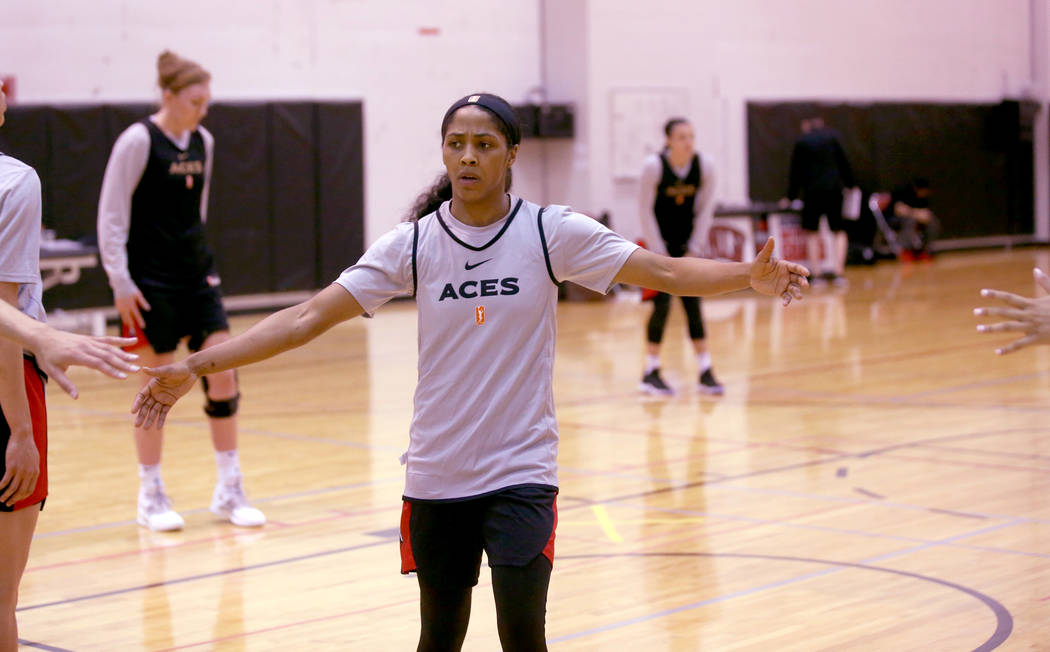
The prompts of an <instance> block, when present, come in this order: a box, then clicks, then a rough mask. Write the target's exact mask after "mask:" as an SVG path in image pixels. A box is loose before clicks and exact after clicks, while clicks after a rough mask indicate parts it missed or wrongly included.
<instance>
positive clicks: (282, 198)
mask: <svg viewBox="0 0 1050 652" xmlns="http://www.w3.org/2000/svg"><path fill="white" fill-rule="evenodd" d="M314 113H315V111H314V106H313V105H312V104H309V103H306V102H301V103H294V104H293V103H287V104H274V105H273V106H272V107H271V116H270V119H271V121H272V123H273V124H272V133H273V138H271V139H270V159H269V160H270V176H271V178H274V179H277V180H278V184H276V185H274V184H271V186H270V188H269V195H270V207H271V211H272V213H271V219H272V220H273V221H272V226H271V228H272V233H273V238H272V239H271V240H270V249H269V252H268V255H269V258H270V285H271V286H272V287H273V289H274V290H278V291H286V290H303V289H308V288H315V287H318V285H319V284H320V285H324V284H325V282H327V281H331V280H332V279H323V278H321V277H320V271H319V268H318V256H317V244H318V238H317V219H316V216H317V178H318V176H317V148H315V147H314V132H315V129H314V123H315V118H314ZM277 189H279V190H280V191H279V192H277ZM358 196H359V197H360V193H358Z"/></svg>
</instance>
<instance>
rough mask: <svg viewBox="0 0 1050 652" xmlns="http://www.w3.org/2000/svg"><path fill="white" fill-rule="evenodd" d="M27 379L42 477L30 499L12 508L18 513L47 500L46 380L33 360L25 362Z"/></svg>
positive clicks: (34, 436)
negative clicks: (38, 371)
mask: <svg viewBox="0 0 1050 652" xmlns="http://www.w3.org/2000/svg"><path fill="white" fill-rule="evenodd" d="M23 368H24V372H25V373H24V375H25V379H26V399H28V403H29V417H30V419H31V420H32V422H33V442H34V443H35V444H36V450H37V453H39V454H40V475H39V476H37V479H36V487H35V488H34V489H33V493H31V494H29V497H28V498H23V499H22V500H20V501H18V502H17V503H15V504H14V506H13V507H12V509H13V510H15V511H18V510H20V509H23V508H25V507H29V506H30V505H38V504H40V501H42V500H44V499H45V498H47V406H46V405H45V404H44V380H43V379H42V378H41V377H40V374H39V373H37V370H36V365H35V364H33V362H32V361H31V360H24V365H23Z"/></svg>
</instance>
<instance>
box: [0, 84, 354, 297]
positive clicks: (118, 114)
mask: <svg viewBox="0 0 1050 652" xmlns="http://www.w3.org/2000/svg"><path fill="white" fill-rule="evenodd" d="M154 110H155V107H151V106H149V105H146V104H122V105H97V106H68V105H66V106H14V107H11V108H10V109H9V110H8V112H7V122H6V124H5V125H4V126H3V128H0V151H3V152H4V153H7V154H10V155H11V156H15V157H17V158H19V159H21V160H23V161H25V162H26V163H28V164H29V165H32V166H33V167H34V168H36V170H37V173H38V174H39V175H40V179H41V182H42V186H43V196H44V197H43V199H44V215H43V217H44V225H45V227H47V228H53V229H55V230H56V231H57V232H58V236H59V237H60V238H70V239H74V240H83V241H85V242H91V243H94V242H95V241H96V233H95V223H96V219H97V208H98V195H99V190H100V188H101V186H102V176H103V173H104V171H105V166H106V162H107V161H108V159H109V153H110V150H111V149H112V146H113V142H114V141H115V140H116V139H117V136H119V135H120V133H121V132H122V131H123V130H124V129H126V128H127V127H128V126H129V125H130V124H131V123H133V122H135V121H137V120H140V119H142V118H143V117H145V116H147V115H149V113H151V112H152V111H154ZM204 124H205V126H206V127H207V128H208V129H209V130H210V131H211V132H212V133H213V134H214V135H215V141H216V146H215V161H214V171H213V176H212V182H211V195H210V201H209V202H208V225H207V231H208V239H209V241H210V242H211V245H212V247H213V248H214V249H215V252H216V259H217V263H218V267H219V272H220V274H221V275H222V279H223V291H224V292H225V293H226V294H227V295H236V294H256V293H266V292H275V291H286V290H311V289H315V288H319V287H324V286H326V285H328V284H329V283H331V282H332V281H333V280H334V279H335V277H336V276H337V275H338V274H339V272H341V271H342V270H343V269H344V268H345V267H347V266H349V265H351V264H353V263H354V262H356V261H357V258H358V257H359V256H360V255H361V253H362V251H363V243H364V159H363V153H364V152H363V131H362V128H363V123H362V110H361V104H360V103H359V102H349V103H323V104H321V103H316V102H260V103H235V104H226V103H216V104H213V105H212V106H211V109H210V112H209V114H208V117H207V118H206V119H205V120H204ZM111 303H112V297H111V295H110V292H109V284H108V283H107V281H106V277H105V273H104V272H103V271H102V269H101V267H99V268H95V269H90V270H84V272H83V275H82V277H81V280H80V282H78V283H77V284H75V285H72V286H57V287H55V288H53V289H51V290H48V291H47V292H46V293H45V295H44V304H45V306H46V307H47V308H48V309H51V310H53V309H55V308H67V309H71V308H83V307H90V306H105V305H110V304H111Z"/></svg>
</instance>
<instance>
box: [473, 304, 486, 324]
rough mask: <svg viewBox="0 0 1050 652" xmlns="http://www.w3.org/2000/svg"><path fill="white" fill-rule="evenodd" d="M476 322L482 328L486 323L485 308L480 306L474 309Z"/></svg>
mask: <svg viewBox="0 0 1050 652" xmlns="http://www.w3.org/2000/svg"><path fill="white" fill-rule="evenodd" d="M474 322H475V323H476V324H477V325H478V326H481V325H482V324H484V323H485V306H478V307H477V308H474Z"/></svg>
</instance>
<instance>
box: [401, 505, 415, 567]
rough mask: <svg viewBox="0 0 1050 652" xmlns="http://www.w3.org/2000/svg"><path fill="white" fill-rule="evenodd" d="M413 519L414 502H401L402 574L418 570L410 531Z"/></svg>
mask: <svg viewBox="0 0 1050 652" xmlns="http://www.w3.org/2000/svg"><path fill="white" fill-rule="evenodd" d="M410 520H412V503H410V502H408V501H407V500H406V501H404V502H402V503H401V574H402V575H408V574H409V573H411V572H412V571H414V570H416V559H415V557H413V556H412V535H411V534H410V533H409V531H408V524H409V521H410Z"/></svg>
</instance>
